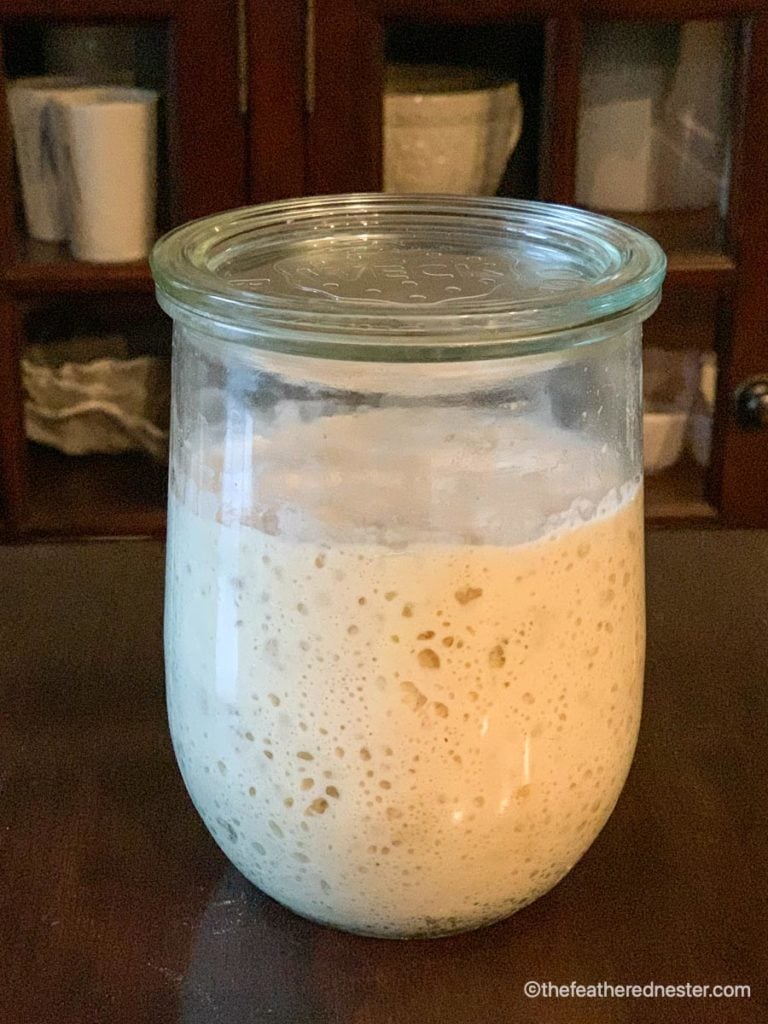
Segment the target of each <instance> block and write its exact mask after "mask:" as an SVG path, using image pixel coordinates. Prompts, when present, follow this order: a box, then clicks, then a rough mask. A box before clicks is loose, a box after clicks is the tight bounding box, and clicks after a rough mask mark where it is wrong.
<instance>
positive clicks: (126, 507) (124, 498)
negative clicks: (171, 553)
mask: <svg viewBox="0 0 768 1024" xmlns="http://www.w3.org/2000/svg"><path fill="white" fill-rule="evenodd" d="M28 461H29V510H28V515H27V520H26V523H25V530H26V531H27V532H28V533H30V534H40V535H45V536H64V537H78V536H79V537H83V536H86V537H114V536H121V535H122V536H126V535H129V536H162V534H163V533H164V531H165V501H166V479H167V475H168V470H167V468H166V467H165V466H160V465H158V464H157V463H155V462H152V461H151V460H150V459H148V458H146V457H144V456H142V455H135V454H125V455H88V456H67V455H62V454H61V453H59V452H57V451H54V450H53V449H51V448H45V447H43V446H42V445H36V444H30V445H29V460H28Z"/></svg>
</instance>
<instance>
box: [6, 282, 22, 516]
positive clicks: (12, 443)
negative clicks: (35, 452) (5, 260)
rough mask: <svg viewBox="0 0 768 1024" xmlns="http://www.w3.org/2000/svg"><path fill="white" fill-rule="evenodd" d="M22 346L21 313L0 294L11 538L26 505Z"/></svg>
mask: <svg viewBox="0 0 768 1024" xmlns="http://www.w3.org/2000/svg"><path fill="white" fill-rule="evenodd" d="M21 343H22V325H21V311H20V310H19V307H18V306H17V305H16V303H14V302H12V301H11V300H9V299H7V298H6V297H5V296H2V295H0V514H1V515H2V518H3V519H4V520H5V527H6V531H7V532H8V533H9V534H10V535H11V536H13V535H14V534H15V533H16V532H17V531H18V529H19V528H20V526H21V523H22V520H23V518H24V507H25V502H26V475H25V472H24V443H25V442H24V411H23V401H22V395H21V371H20V368H19V353H20V350H21Z"/></svg>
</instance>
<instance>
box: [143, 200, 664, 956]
mask: <svg viewBox="0 0 768 1024" xmlns="http://www.w3.org/2000/svg"><path fill="white" fill-rule="evenodd" d="M152 266H153V271H154V274H155V277H156V280H157V288H158V297H159V301H160V303H161V305H162V306H163V308H164V309H165V310H166V311H167V312H168V313H170V315H171V316H172V317H173V319H174V321H175V334H174V364H173V374H174V385H173V408H172V453H171V468H170V495H169V519H168V559H167V607H166V661H167V677H168V684H167V685H168V709H169V715H170V725H171V733H172V737H173V742H174V746H175V749H176V754H177V757H178V761H179V764H180V766H181V771H182V774H183V776H184V781H185V783H186V785H187V788H188V790H189V792H190V794H191V796H192V799H193V801H194V803H195V806H196V807H197V809H198V811H199V812H200V814H201V816H202V818H203V819H204V821H205V823H206V825H207V827H208V829H209V830H210V832H211V833H212V835H213V836H214V838H215V840H216V842H217V843H218V844H219V846H220V847H221V849H222V850H223V851H224V853H225V854H226V855H227V857H229V859H230V860H231V861H232V862H233V863H234V864H235V865H236V866H237V868H239V870H240V871H241V872H242V873H243V874H244V875H245V876H246V877H247V878H249V879H250V880H251V881H252V882H254V883H255V884H256V885H257V886H258V887H259V888H260V889H262V890H263V891H264V892H266V893H268V894H269V895H270V896H273V897H274V898H275V899H277V900H279V901H280V902H281V903H283V904H285V905H286V906H288V907H290V908H292V909H293V910H295V911H296V912H298V913H299V914H302V915H304V916H306V917H309V918H312V919H314V920H317V921H321V922H324V923H327V924H331V925H335V926H337V927H340V928H343V929H346V930H349V931H353V932H359V933H365V934H370V935H380V936H417V935H440V934H445V933H449V932H453V931H458V930H463V929H469V928H474V927H476V926H478V925H481V924H485V923H487V922H491V921H494V920H497V919H499V918H502V917H505V916H506V915H508V914H511V913H512V912H514V911H516V910H518V909H519V908H521V907H523V906H525V905H526V904H527V903H530V902H531V901H532V900H534V899H536V898H537V897H538V896H540V895H541V894H542V893H544V892H546V891H547V890H548V889H550V888H551V887H552V886H553V885H554V884H555V883H556V882H557V881H558V880H559V879H560V878H562V877H563V875H564V874H565V873H566V872H567V871H569V869H570V868H571V867H572V866H573V865H574V864H575V863H576V861H578V859H579V858H580V857H581V855H582V854H583V853H584V851H585V850H586V849H587V848H588V847H589V845H590V844H591V843H592V841H593V840H594V838H595V836H596V835H597V834H598V832H599V831H600V829H601V828H602V827H603V825H604V823H605V821H606V819H607V818H608V816H609V814H610V813H611V810H612V809H613V806H614V804H615V803H616V800H617V798H618V796H619V793H620V791H621V788H622V786H623V784H624V780H625V777H626V775H627V771H628V769H629V766H630V762H631V760H632V755H633V751H634V747H635V741H636V737H637V730H638V724H639V719H640V706H641V693H642V677H643V659H644V594H643V519H642V450H641V391H640V378H641V370H640V367H641V360H640V336H641V322H642V321H643V319H644V318H645V317H647V316H648V315H649V314H650V313H651V312H653V310H654V309H655V307H656V305H657V303H658V298H659V289H660V285H661V281H662V278H663V275H664V269H665V263H664V256H663V254H662V252H661V250H660V249H659V247H658V246H657V245H656V243H655V242H653V241H652V240H651V239H650V238H648V237H647V236H645V235H643V234H642V233H640V232H638V231H636V230H633V229H631V228H629V227H625V226H623V225H621V224H618V223H616V222H615V221H612V220H609V219H607V218H604V217H599V216H596V215H594V214H590V213H585V212H581V211H578V210H574V209H569V208H566V207H556V206H546V205H542V204H537V203H527V202H516V201H510V200H503V199H466V198H458V197H426V198H424V197H420V198H414V197H413V196H410V197H409V196H402V197H398V196H385V195H356V196H341V197H327V198H316V197H315V198H309V199H300V200H293V201H289V202H282V203H275V204H270V205H266V206H261V207H255V208H251V209H244V210H237V211H234V212H232V213H226V214H222V215H220V216H215V217H209V218H207V219H203V220H199V221H196V222H194V223H192V224H189V225H187V226H185V227H182V228H179V229H177V230H176V231H173V232H171V233H170V234H169V235H167V236H166V237H165V238H164V239H162V240H161V241H160V242H159V243H158V245H157V247H156V248H155V251H154V254H153V260H152Z"/></svg>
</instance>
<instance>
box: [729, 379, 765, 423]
mask: <svg viewBox="0 0 768 1024" xmlns="http://www.w3.org/2000/svg"><path fill="white" fill-rule="evenodd" d="M734 400H735V407H736V422H737V423H738V424H739V426H740V427H741V428H742V429H743V430H768V375H766V376H765V377H753V378H752V380H748V381H745V382H744V383H743V384H742V385H741V387H739V388H737V390H736V394H735V395H734Z"/></svg>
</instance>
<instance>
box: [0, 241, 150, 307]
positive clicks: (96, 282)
mask: <svg viewBox="0 0 768 1024" xmlns="http://www.w3.org/2000/svg"><path fill="white" fill-rule="evenodd" d="M2 273H3V280H4V283H5V287H6V288H7V289H8V291H9V292H11V293H12V294H13V295H18V296H27V295H35V296H40V295H62V294H68V293H71V292H75V293H78V292H80V293H82V292H90V293H102V294H104V293H114V292H128V293H140V294H141V293H151V292H152V289H153V287H154V286H153V283H152V275H151V274H150V272H149V264H148V263H147V261H146V260H139V261H138V262H136V263H83V262H82V261H80V260H76V259H74V258H73V257H72V256H71V255H70V254H69V252H68V250H67V248H66V246H64V245H61V244H58V243H56V242H37V241H35V240H33V239H25V240H24V241H23V243H22V244H21V246H20V248H19V252H18V255H17V258H16V259H15V260H13V261H12V262H11V263H9V264H8V265H7V266H6V267H5V268H4V269H3V272H2Z"/></svg>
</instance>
